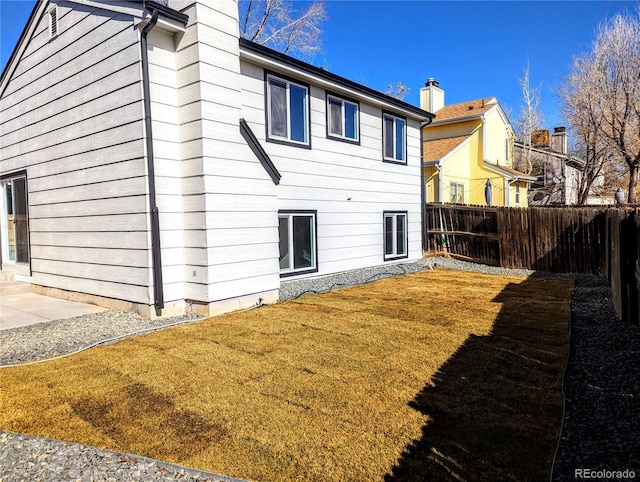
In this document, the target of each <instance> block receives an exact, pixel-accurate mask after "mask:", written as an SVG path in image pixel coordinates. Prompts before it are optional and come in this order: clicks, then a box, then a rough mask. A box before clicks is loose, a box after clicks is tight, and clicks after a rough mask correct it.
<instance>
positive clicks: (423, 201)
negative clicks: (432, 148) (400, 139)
mask: <svg viewBox="0 0 640 482" xmlns="http://www.w3.org/2000/svg"><path fill="white" fill-rule="evenodd" d="M427 125H429V123H422V122H421V123H420V226H422V229H421V231H422V253H423V255H424V252H425V251H426V250H427V232H426V228H427V224H426V223H425V222H424V221H425V217H426V215H427V210H426V202H427V198H426V196H425V192H424V190H425V185H424V134H423V133H422V129H423V128H424V127H425V126H427Z"/></svg>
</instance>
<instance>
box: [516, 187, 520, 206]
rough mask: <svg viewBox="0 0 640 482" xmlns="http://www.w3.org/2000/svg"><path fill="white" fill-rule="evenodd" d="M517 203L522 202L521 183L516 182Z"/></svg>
mask: <svg viewBox="0 0 640 482" xmlns="http://www.w3.org/2000/svg"><path fill="white" fill-rule="evenodd" d="M516 204H520V184H518V183H516Z"/></svg>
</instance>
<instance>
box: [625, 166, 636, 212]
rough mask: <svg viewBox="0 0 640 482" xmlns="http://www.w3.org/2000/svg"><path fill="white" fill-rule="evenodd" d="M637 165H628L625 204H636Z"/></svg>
mask: <svg viewBox="0 0 640 482" xmlns="http://www.w3.org/2000/svg"><path fill="white" fill-rule="evenodd" d="M637 187H638V164H630V165H629V195H628V196H627V202H628V203H629V204H638V192H637V190H636V189H637Z"/></svg>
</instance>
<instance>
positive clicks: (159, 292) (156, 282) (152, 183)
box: [140, 10, 164, 316]
mask: <svg viewBox="0 0 640 482" xmlns="http://www.w3.org/2000/svg"><path fill="white" fill-rule="evenodd" d="M157 22H158V11H157V10H154V11H153V14H152V15H151V20H150V21H149V23H148V24H147V25H145V27H144V28H143V29H142V35H141V38H140V48H141V50H142V88H143V93H144V127H145V132H146V139H145V141H146V147H147V175H148V180H149V208H150V210H151V253H152V262H153V297H154V305H155V307H156V315H158V316H160V314H161V310H162V308H164V287H163V283H162V257H161V255H160V219H159V215H158V206H157V204H156V178H155V168H154V166H155V162H154V157H153V131H152V126H151V94H150V92H151V89H150V88H149V57H148V51H147V49H148V44H147V35H148V34H149V32H150V31H151V29H152V28H153V27H155V26H156V23H157Z"/></svg>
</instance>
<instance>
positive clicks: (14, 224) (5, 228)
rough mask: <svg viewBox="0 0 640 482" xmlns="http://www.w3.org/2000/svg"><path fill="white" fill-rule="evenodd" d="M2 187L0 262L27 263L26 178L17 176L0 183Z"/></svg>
mask: <svg viewBox="0 0 640 482" xmlns="http://www.w3.org/2000/svg"><path fill="white" fill-rule="evenodd" d="M0 186H1V187H2V213H1V216H0V224H1V225H2V261H3V263H4V262H5V261H8V262H13V263H28V262H29V224H28V223H29V216H28V214H27V178H26V176H18V177H14V178H9V179H3V180H2V181H0Z"/></svg>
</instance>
